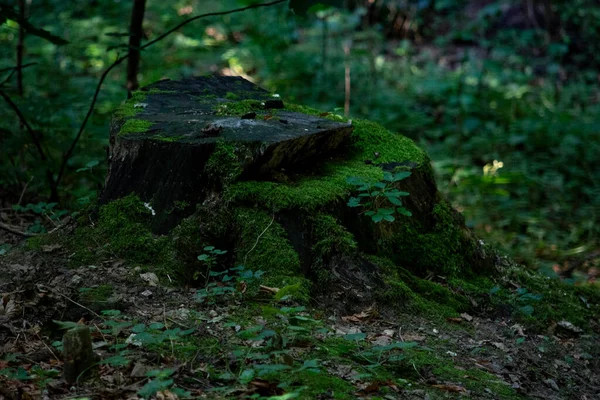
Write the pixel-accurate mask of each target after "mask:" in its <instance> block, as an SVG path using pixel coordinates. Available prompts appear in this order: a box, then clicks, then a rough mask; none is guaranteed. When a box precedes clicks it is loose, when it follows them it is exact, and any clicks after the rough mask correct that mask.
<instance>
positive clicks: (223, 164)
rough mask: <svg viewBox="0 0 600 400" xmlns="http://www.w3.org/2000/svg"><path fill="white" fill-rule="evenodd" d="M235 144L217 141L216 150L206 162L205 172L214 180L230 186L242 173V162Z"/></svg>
mask: <svg viewBox="0 0 600 400" xmlns="http://www.w3.org/2000/svg"><path fill="white" fill-rule="evenodd" d="M235 150H236V147H235V145H234V144H232V143H229V142H225V141H222V140H219V141H217V143H216V147H215V150H214V151H213V152H212V154H211V155H210V158H209V159H208V161H207V162H206V167H205V169H204V170H205V172H206V173H207V175H208V177H209V178H211V179H213V180H219V181H220V182H221V183H222V184H223V186H228V185H229V184H230V183H231V182H233V181H235V180H236V179H237V178H238V177H239V175H240V174H241V173H242V166H241V162H240V160H239V159H238V156H237V155H236V153H235Z"/></svg>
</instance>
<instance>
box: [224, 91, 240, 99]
mask: <svg viewBox="0 0 600 400" xmlns="http://www.w3.org/2000/svg"><path fill="white" fill-rule="evenodd" d="M225 98H226V99H229V100H237V99H239V98H240V96H238V95H237V94H235V93H232V92H227V93H226V94H225Z"/></svg>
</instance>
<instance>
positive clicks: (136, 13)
mask: <svg viewBox="0 0 600 400" xmlns="http://www.w3.org/2000/svg"><path fill="white" fill-rule="evenodd" d="M145 11H146V0H134V1H133V8H132V10H131V26H130V28H129V61H128V63H127V89H129V91H132V90H136V89H137V88H138V87H139V82H138V80H137V74H138V70H139V66H140V47H141V44H142V37H143V36H144V30H143V27H142V26H143V23H144V12H145Z"/></svg>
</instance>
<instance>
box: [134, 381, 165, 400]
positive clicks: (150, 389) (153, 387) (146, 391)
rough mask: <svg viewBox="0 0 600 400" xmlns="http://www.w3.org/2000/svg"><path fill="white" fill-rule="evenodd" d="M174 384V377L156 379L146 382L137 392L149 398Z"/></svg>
mask: <svg viewBox="0 0 600 400" xmlns="http://www.w3.org/2000/svg"><path fill="white" fill-rule="evenodd" d="M172 384H173V379H166V380H161V379H154V380H151V381H150V382H148V383H146V384H145V385H144V386H143V387H142V388H141V389H140V390H139V391H138V392H137V393H138V394H139V395H140V396H142V397H143V398H145V399H147V398H150V397H152V396H154V395H155V394H156V393H158V392H161V391H163V390H166V389H168V388H169V387H170V386H171V385H172Z"/></svg>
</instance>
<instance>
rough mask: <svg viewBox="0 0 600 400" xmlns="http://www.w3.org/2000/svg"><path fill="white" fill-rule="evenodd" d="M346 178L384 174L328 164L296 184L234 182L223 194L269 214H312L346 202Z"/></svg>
mask: <svg viewBox="0 0 600 400" xmlns="http://www.w3.org/2000/svg"><path fill="white" fill-rule="evenodd" d="M349 176H359V177H362V178H364V179H373V180H379V179H381V178H382V177H383V173H382V171H381V169H379V168H377V167H373V166H370V165H365V164H364V162H360V161H349V162H340V163H338V164H334V163H330V164H326V165H325V166H324V167H323V170H322V172H321V174H319V176H312V177H304V178H300V179H299V180H298V181H297V182H295V183H289V184H288V183H285V184H284V183H275V182H265V181H245V182H237V183H235V184H233V185H231V186H230V187H229V189H228V190H227V191H226V197H228V199H229V200H232V201H238V202H243V203H246V202H247V203H251V204H261V205H262V206H264V207H265V208H268V209H272V210H288V209H303V210H311V211H312V210H315V209H317V208H320V207H323V206H325V205H327V204H329V203H331V202H335V201H340V200H342V201H345V199H346V198H348V197H349V196H350V193H351V189H352V185H350V184H348V183H347V182H346V180H347V178H348V177H349Z"/></svg>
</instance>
